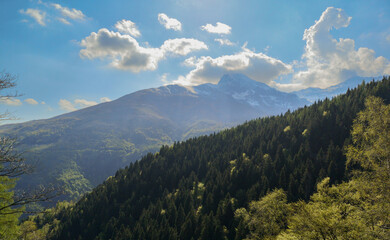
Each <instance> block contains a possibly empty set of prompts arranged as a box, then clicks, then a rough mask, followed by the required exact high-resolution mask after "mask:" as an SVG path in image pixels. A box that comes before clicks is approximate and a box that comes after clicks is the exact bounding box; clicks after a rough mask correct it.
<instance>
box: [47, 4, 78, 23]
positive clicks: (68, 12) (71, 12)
mask: <svg viewBox="0 0 390 240" xmlns="http://www.w3.org/2000/svg"><path fill="white" fill-rule="evenodd" d="M51 6H53V7H54V8H55V9H57V10H59V11H60V12H61V14H62V16H64V17H65V18H70V19H72V20H84V19H85V15H84V14H83V12H82V11H80V10H77V9H75V8H72V9H69V8H67V7H63V6H61V5H60V4H58V3H52V4H51Z"/></svg>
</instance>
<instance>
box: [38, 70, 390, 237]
mask: <svg viewBox="0 0 390 240" xmlns="http://www.w3.org/2000/svg"><path fill="white" fill-rule="evenodd" d="M367 96H378V97H381V98H382V99H384V101H385V103H387V104H388V103H389V102H390V79H389V78H388V77H387V78H384V79H383V80H382V81H380V82H370V83H368V84H364V83H363V84H362V85H360V86H359V87H358V88H356V89H354V90H349V91H348V92H347V93H346V94H344V95H341V96H339V97H336V98H334V99H332V100H329V99H325V100H323V101H319V102H316V103H315V104H313V105H312V106H310V107H305V108H301V109H299V110H297V111H295V112H287V113H285V114H284V115H280V116H274V117H266V118H261V119H257V120H253V121H249V122H247V123H245V124H243V125H240V126H238V127H235V128H233V129H229V130H224V131H222V132H220V133H218V134H212V135H210V136H203V137H197V138H192V139H189V140H187V141H185V142H181V143H175V144H173V146H171V147H169V146H163V147H162V148H161V149H160V151H159V152H158V153H156V154H148V155H146V156H144V157H143V158H142V159H141V160H139V161H137V162H135V163H132V164H130V166H128V167H126V168H125V169H121V170H119V171H118V172H117V173H116V174H115V176H113V177H110V178H109V179H107V180H106V181H105V182H104V183H103V184H101V185H99V186H98V187H96V188H95V189H94V190H93V191H92V192H91V193H89V194H87V195H85V196H84V197H83V198H82V199H81V200H80V201H79V202H77V203H76V204H75V205H74V206H69V207H64V208H61V210H59V211H58V212H57V213H56V215H55V216H51V217H50V218H48V217H47V216H46V217H45V215H41V216H39V217H36V218H35V219H34V221H35V224H37V226H38V227H39V228H42V227H43V226H44V225H45V224H47V223H49V225H46V231H47V232H48V234H49V238H50V239H242V238H244V237H245V236H246V234H247V232H246V231H247V230H246V228H245V227H244V226H242V224H243V222H242V221H238V220H237V218H234V213H235V211H236V210H237V209H239V208H243V207H244V208H247V207H248V204H249V203H250V202H251V201H254V200H258V199H259V198H260V197H263V196H265V195H266V194H267V192H269V191H270V190H272V189H275V188H282V189H284V190H285V191H286V194H287V195H286V197H287V199H288V201H296V200H299V199H302V200H309V198H310V196H311V195H312V194H313V192H314V190H315V186H316V184H317V183H319V182H320V181H321V180H322V179H324V178H326V177H329V178H330V184H333V183H341V181H343V180H347V179H348V176H349V175H348V174H347V173H346V172H345V163H346V157H345V155H344V147H345V146H346V145H349V144H350V143H351V137H350V136H351V135H350V132H351V126H352V123H353V119H355V118H356V116H357V113H358V112H359V111H361V110H363V108H364V101H365V99H366V98H367ZM54 218H56V219H57V220H55V221H54V223H53V221H52V220H53V219H54Z"/></svg>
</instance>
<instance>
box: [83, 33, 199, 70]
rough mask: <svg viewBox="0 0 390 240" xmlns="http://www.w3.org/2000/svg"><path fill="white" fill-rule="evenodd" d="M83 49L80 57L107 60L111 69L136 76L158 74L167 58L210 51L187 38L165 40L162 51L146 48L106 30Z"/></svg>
mask: <svg viewBox="0 0 390 240" xmlns="http://www.w3.org/2000/svg"><path fill="white" fill-rule="evenodd" d="M80 45H81V46H82V47H85V49H82V50H81V51H80V56H81V57H85V58H89V59H94V58H100V59H103V58H108V59H110V60H111V64H110V65H111V66H112V67H114V68H117V69H122V70H130V71H132V72H135V73H137V72H140V71H147V70H149V71H152V70H155V69H156V68H157V67H158V62H159V61H160V60H162V59H163V58H165V56H166V55H167V54H176V55H187V54H188V53H190V52H192V51H195V50H200V49H207V46H206V44H204V43H203V42H201V41H198V40H195V39H187V38H180V39H170V40H166V41H165V42H164V44H163V45H162V46H161V47H160V48H151V47H147V48H145V47H141V46H140V45H139V44H138V42H137V40H135V39H134V38H133V37H131V36H130V35H122V34H121V33H119V32H113V31H110V30H108V29H106V28H102V29H100V30H99V31H98V32H97V33H95V32H92V33H91V35H89V36H88V37H86V38H85V39H83V40H82V41H81V43H80Z"/></svg>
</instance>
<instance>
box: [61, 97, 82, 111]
mask: <svg viewBox="0 0 390 240" xmlns="http://www.w3.org/2000/svg"><path fill="white" fill-rule="evenodd" d="M58 105H60V108H61V109H62V110H65V111H68V112H71V111H76V110H77V108H76V107H75V106H73V104H72V103H71V102H70V101H68V100H66V99H60V101H59V102H58Z"/></svg>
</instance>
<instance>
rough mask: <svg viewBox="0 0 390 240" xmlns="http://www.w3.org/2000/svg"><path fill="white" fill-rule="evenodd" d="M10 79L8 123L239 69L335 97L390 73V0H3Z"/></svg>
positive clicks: (4, 103) (0, 107) (0, 35)
mask: <svg viewBox="0 0 390 240" xmlns="http://www.w3.org/2000/svg"><path fill="white" fill-rule="evenodd" d="M0 71H2V72H3V73H10V74H12V75H14V76H16V77H17V86H16V88H15V89H14V91H15V90H16V91H17V92H18V93H20V94H22V95H21V96H20V97H18V98H9V99H7V98H2V99H0V112H1V113H3V112H6V111H8V112H9V113H10V114H11V116H13V117H14V118H17V119H14V120H11V121H1V122H0V124H4V123H13V122H24V121H28V120H34V119H42V118H49V117H53V116H56V115H59V114H63V113H67V112H70V111H74V110H77V109H81V108H84V107H88V106H92V105H95V104H98V103H101V102H106V101H111V100H115V99H117V98H119V97H121V96H123V95H126V94H129V93H132V92H135V91H138V90H141V89H146V88H154V87H159V86H162V85H166V84H181V85H184V86H193V85H198V84H203V83H218V80H219V79H220V78H221V77H222V75H223V74H226V73H233V72H235V73H236V72H238V73H243V74H245V75H247V76H249V77H250V78H252V79H254V80H256V81H259V82H263V83H266V84H268V85H269V86H271V87H275V88H277V89H279V90H281V91H286V92H291V91H295V90H300V89H304V88H308V87H319V88H326V87H329V86H332V85H336V84H338V83H341V82H343V81H345V80H347V79H348V78H351V77H354V76H362V77H376V76H382V75H389V74H390V1H387V0H378V1H375V0H373V1H366V0H355V1H347V0H345V1H341V0H338V1H326V0H318V1H298V0H297V1H291V0H285V1H284V0H280V1H271V0H269V1H262V0H253V1H239V0H237V1H234V0H232V1H223V0H207V1H206V0H198V1H184V0H167V1H152V0H147V1H127V0H112V1H103V0H83V1H79V0H62V1H61V0H58V1H54V0H53V1H48V0H17V1H15V0H0ZM1 94H2V95H4V94H6V92H4V91H3V92H2V93H1Z"/></svg>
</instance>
